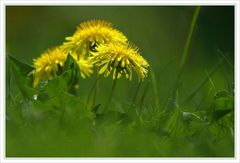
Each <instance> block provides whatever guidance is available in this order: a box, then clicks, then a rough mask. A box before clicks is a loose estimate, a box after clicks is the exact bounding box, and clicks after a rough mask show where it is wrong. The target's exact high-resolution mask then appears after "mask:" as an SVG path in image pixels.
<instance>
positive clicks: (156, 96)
mask: <svg viewBox="0 0 240 163" xmlns="http://www.w3.org/2000/svg"><path fill="white" fill-rule="evenodd" d="M150 75H151V80H152V85H153V92H154V101H155V105H156V108H157V109H159V108H160V103H159V94H158V86H157V80H156V77H155V73H154V71H153V69H152V68H151V73H150Z"/></svg>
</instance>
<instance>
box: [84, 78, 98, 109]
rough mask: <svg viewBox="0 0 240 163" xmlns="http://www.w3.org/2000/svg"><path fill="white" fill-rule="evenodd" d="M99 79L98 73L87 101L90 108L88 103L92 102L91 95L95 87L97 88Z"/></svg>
mask: <svg viewBox="0 0 240 163" xmlns="http://www.w3.org/2000/svg"><path fill="white" fill-rule="evenodd" d="M98 80H99V75H97V78H96V80H95V82H94V84H93V86H92V88H91V89H90V92H89V94H88V97H87V102H86V108H88V105H89V102H90V97H91V95H92V92H93V91H94V89H95V88H96V85H97V83H98Z"/></svg>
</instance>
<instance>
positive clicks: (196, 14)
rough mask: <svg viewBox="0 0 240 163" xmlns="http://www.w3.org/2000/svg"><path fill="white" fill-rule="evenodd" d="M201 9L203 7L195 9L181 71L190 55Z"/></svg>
mask: <svg viewBox="0 0 240 163" xmlns="http://www.w3.org/2000/svg"><path fill="white" fill-rule="evenodd" d="M200 8H201V7H200V6H198V7H197V8H196V9H195V12H194V15H193V18H192V22H191V25H190V30H189V33H188V37H187V41H186V44H185V47H184V50H183V55H182V59H181V69H182V68H183V67H184V65H185V63H186V58H187V56H188V54H189V47H190V43H191V40H192V35H193V31H194V29H195V26H196V22H197V18H198V15H199V12H200Z"/></svg>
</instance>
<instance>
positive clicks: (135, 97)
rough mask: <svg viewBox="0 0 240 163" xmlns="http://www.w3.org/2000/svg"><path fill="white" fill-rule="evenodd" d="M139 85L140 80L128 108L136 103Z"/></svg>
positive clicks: (140, 83)
mask: <svg viewBox="0 0 240 163" xmlns="http://www.w3.org/2000/svg"><path fill="white" fill-rule="evenodd" d="M141 85H142V82H139V84H138V87H137V90H136V91H135V94H134V96H133V100H132V103H131V105H130V107H129V110H130V109H132V107H133V105H134V104H135V103H136V100H137V96H138V93H139V90H140V87H141Z"/></svg>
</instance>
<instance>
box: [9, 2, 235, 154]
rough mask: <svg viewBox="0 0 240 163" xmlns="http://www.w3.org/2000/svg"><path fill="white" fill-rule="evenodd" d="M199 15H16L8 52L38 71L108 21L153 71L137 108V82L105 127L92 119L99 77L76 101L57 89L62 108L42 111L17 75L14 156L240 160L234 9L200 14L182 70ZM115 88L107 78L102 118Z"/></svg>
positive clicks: (81, 11)
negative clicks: (44, 59) (42, 62)
mask: <svg viewBox="0 0 240 163" xmlns="http://www.w3.org/2000/svg"><path fill="white" fill-rule="evenodd" d="M195 11H196V6H188V7H185V6H171V7H170V6H118V7H114V6H107V7H105V6H98V7H95V6H79V7H78V6H68V7H64V6H59V7H47V6H28V7H24V6H21V7H20V6H18V7H14V6H8V7H7V9H6V49H7V53H8V54H10V55H11V56H14V57H15V58H17V59H19V60H21V61H22V62H25V63H27V64H32V60H33V58H36V57H38V56H40V54H41V53H42V52H44V51H45V50H46V49H47V48H49V47H53V46H56V45H60V44H61V43H62V42H63V41H64V38H65V37H66V36H71V35H72V34H73V32H74V31H75V29H76V26H77V25H78V24H79V23H81V22H84V21H87V20H91V19H104V20H107V21H110V22H112V23H113V25H114V27H116V28H117V29H119V30H121V31H122V32H123V33H124V34H125V35H126V36H127V37H128V39H129V40H130V41H132V42H133V43H134V44H136V45H137V46H138V47H139V49H140V53H141V54H142V56H143V57H144V58H146V59H147V60H148V62H149V63H150V65H151V69H152V70H153V71H149V73H148V78H147V79H146V80H145V81H144V82H143V83H142V84H141V86H140V87H139V91H138V92H137V95H136V98H135V99H136V100H135V102H134V105H133V106H132V107H131V108H130V106H131V105H132V101H133V99H134V97H135V94H136V91H137V89H138V86H139V82H138V80H137V76H136V75H135V76H134V77H133V80H132V81H128V80H126V79H124V78H123V79H120V80H119V81H118V83H117V87H116V92H115V95H114V97H113V102H112V104H111V107H110V110H111V111H109V112H108V113H107V114H106V115H99V117H98V116H97V118H95V116H96V114H95V113H93V112H92V111H89V110H87V111H86V110H84V109H83V108H84V104H85V102H86V100H87V97H88V94H89V90H90V88H91V87H92V86H93V84H94V82H95V78H96V74H94V75H93V76H92V77H90V78H87V79H82V80H80V83H79V85H80V88H79V90H78V92H77V96H75V97H73V96H72V95H71V94H69V93H67V92H61V91H59V92H58V91H56V90H55V89H56V88H55V87H54V86H56V85H55V83H54V82H53V84H52V85H53V86H51V87H50V88H51V91H52V92H53V94H54V98H51V99H50V100H47V101H44V102H42V101H34V100H33V99H28V98H27V97H26V96H24V95H23V93H22V92H21V91H22V90H21V89H20V88H18V86H14V80H16V79H12V77H11V73H10V72H9V71H7V76H9V77H8V78H7V81H6V82H7V85H9V86H11V89H7V98H6V100H7V108H6V110H7V112H6V115H7V120H6V129H7V134H6V148H7V156H15V157H16V156H18V157H21V156H32V157H36V156H39V157H42V156H45V157H46V156H49V157H50V156H55V157H59V156H74V157H78V156H84V157H88V156H97V157H102V156H111V157H115V156H121V157H126V156H131V157H140V156H151V157H155V156H157V157H161V156H165V157H171V156H186V157H188V156H198V157H199V156H212V157H215V156H228V157H229V156H231V157H232V156H234V128H233V124H234V122H233V115H234V110H233V109H234V108H233V96H234V95H233V89H234V7H232V6H202V7H201V8H200V12H199V16H198V18H197V20H196V24H195V27H194V30H193V34H192V37H191V41H190V45H189V51H188V55H187V58H186V61H185V64H184V67H181V64H180V63H181V60H182V57H183V51H184V47H185V44H186V40H187V37H188V35H189V30H190V26H191V22H192V19H193V15H194V12H195ZM181 68H183V69H182V73H181V74H180V75H179V71H180V69H181ZM19 71H21V70H19ZM151 73H152V75H151ZM153 76H154V77H153ZM12 82H13V84H12V85H11V83H12ZM176 83H179V85H178V87H177V89H176V90H175V91H174V88H175V86H176ZM111 85H112V80H111V78H110V77H109V78H103V77H101V78H100V80H99V83H98V90H97V94H96V102H95V105H98V104H100V107H99V109H100V108H102V107H103V106H104V105H105V104H106V101H107V99H108V96H109V94H110V91H111ZM54 88H55V89H54ZM24 89H25V88H24ZM222 92H225V94H224V96H222V95H221V96H220V98H217V96H218V95H219V94H221V93H222ZM226 92H227V93H226ZM226 94H227V95H226ZM229 101H230V102H229ZM229 105H230V106H229ZM129 108H130V109H129ZM229 108H230V109H232V111H231V112H230V113H229V112H227V113H225V112H224V111H225V110H226V109H229ZM216 110H217V111H216ZM219 110H220V111H219ZM218 111H219V112H218ZM139 112H141V115H139V114H138V113H139ZM223 112H224V114H223ZM193 114H194V115H193ZM219 114H220V115H222V114H223V116H219ZM196 115H197V116H199V117H200V118H196ZM101 116H104V118H101Z"/></svg>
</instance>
